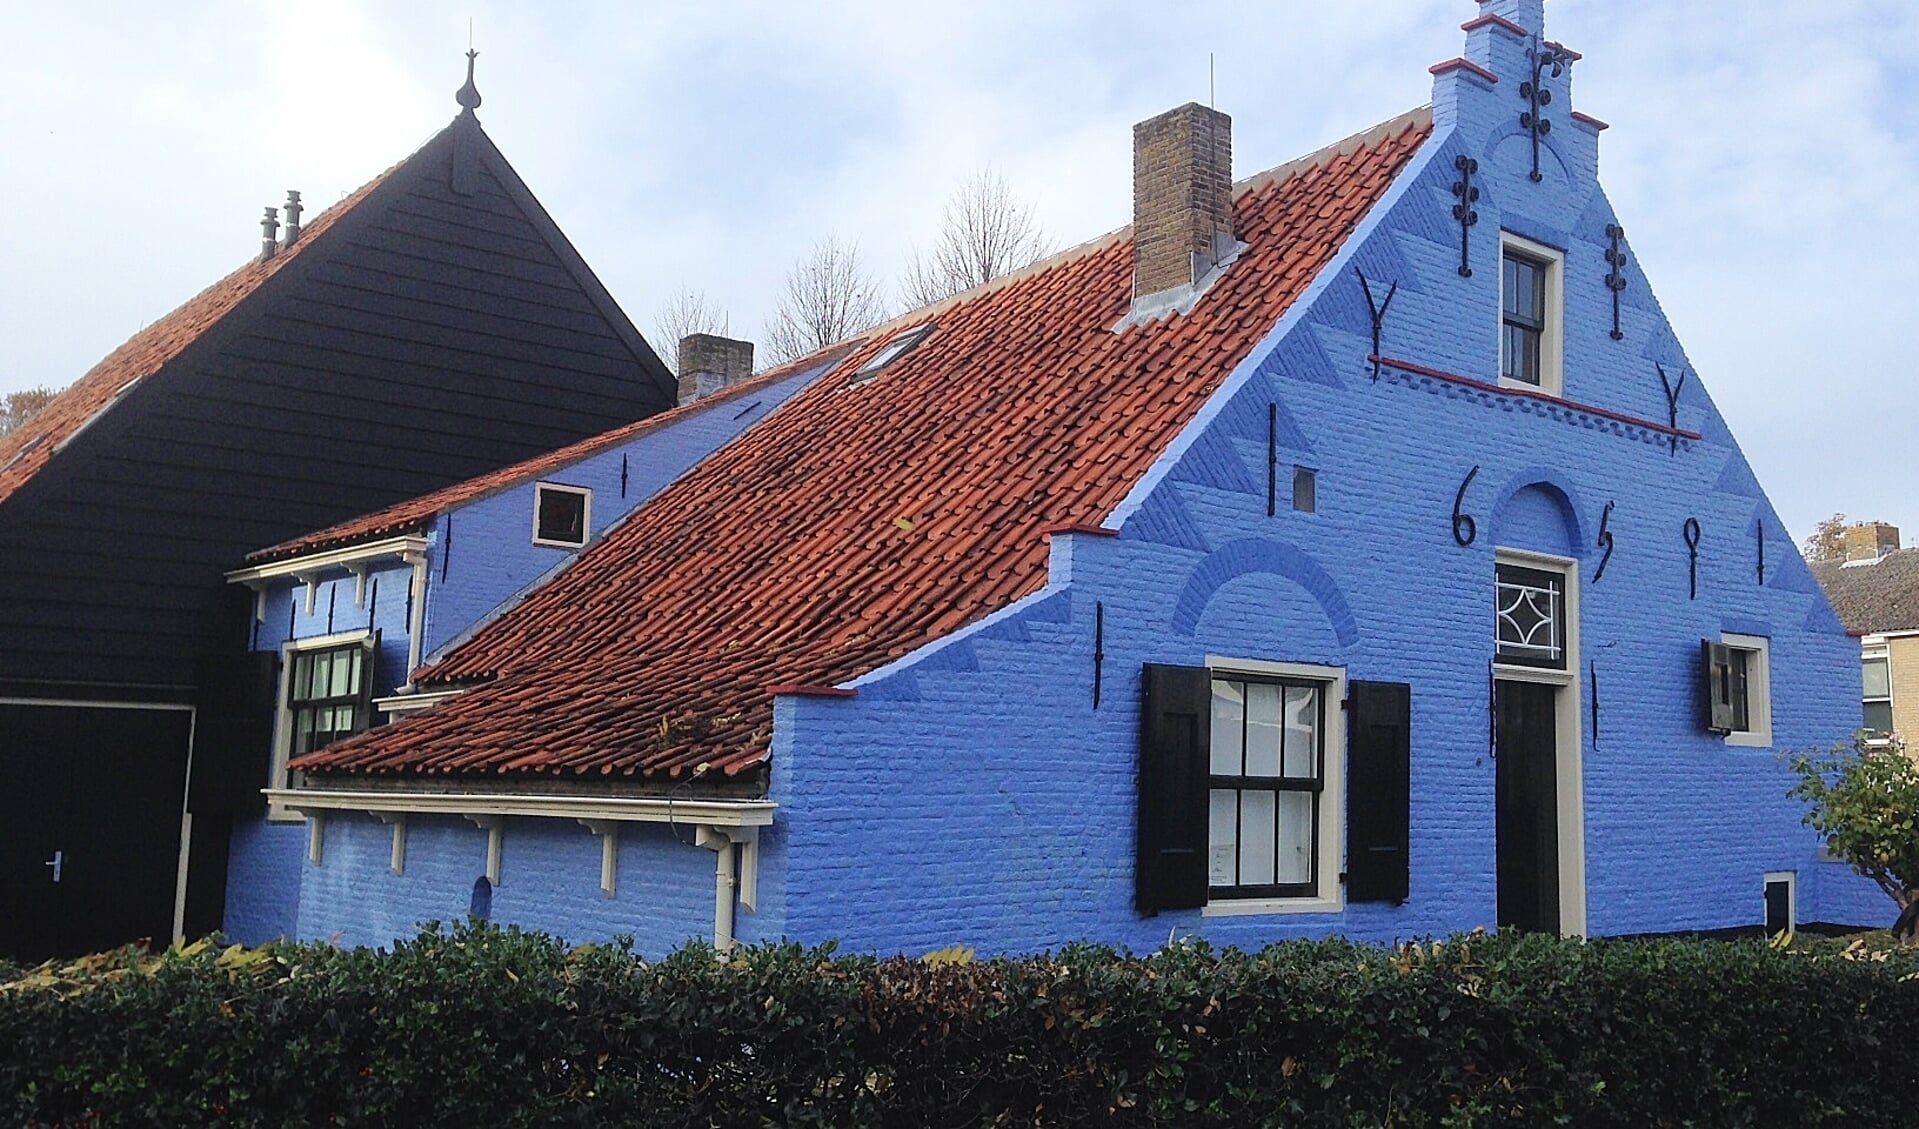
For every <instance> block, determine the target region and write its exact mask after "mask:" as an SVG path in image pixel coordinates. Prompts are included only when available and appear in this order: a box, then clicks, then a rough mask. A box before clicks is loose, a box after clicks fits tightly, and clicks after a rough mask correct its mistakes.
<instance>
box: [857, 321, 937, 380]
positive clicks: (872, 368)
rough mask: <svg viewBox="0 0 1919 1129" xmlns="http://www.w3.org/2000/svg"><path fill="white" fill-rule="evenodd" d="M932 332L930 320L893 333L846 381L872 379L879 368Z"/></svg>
mask: <svg viewBox="0 0 1919 1129" xmlns="http://www.w3.org/2000/svg"><path fill="white" fill-rule="evenodd" d="M932 332H933V324H932V323H931V322H927V323H925V324H923V325H916V326H914V327H912V328H911V329H902V330H900V331H899V332H898V333H896V334H894V335H893V337H892V339H891V340H889V341H888V342H887V343H886V344H885V345H884V346H882V347H881V348H880V351H879V352H877V353H874V354H873V355H872V356H871V357H870V358H868V359H867V362H866V363H865V364H863V365H861V366H860V367H859V369H858V370H857V371H856V372H854V373H853V375H852V376H851V377H850V378H849V379H848V380H847V383H848V384H864V383H866V382H867V381H869V380H871V379H873V378H874V377H875V376H878V375H879V373H880V370H881V369H883V368H885V367H886V366H887V365H890V364H892V363H893V362H894V361H897V360H899V359H900V358H901V357H904V356H905V355H906V354H908V353H910V352H912V351H913V349H914V348H915V347H916V346H918V345H919V343H920V342H922V341H924V340H926V338H927V335H928V334H930V333H932Z"/></svg>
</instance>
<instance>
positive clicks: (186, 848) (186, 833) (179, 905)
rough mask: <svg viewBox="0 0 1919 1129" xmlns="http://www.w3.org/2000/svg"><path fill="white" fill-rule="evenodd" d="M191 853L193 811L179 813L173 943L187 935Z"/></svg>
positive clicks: (174, 883) (174, 879) (178, 941)
mask: <svg viewBox="0 0 1919 1129" xmlns="http://www.w3.org/2000/svg"><path fill="white" fill-rule="evenodd" d="M192 855H193V813H192V812H190V811H183V812H181V813H180V859H179V861H178V862H177V863H175V864H174V865H175V870H174V872H173V941H174V943H175V944H179V943H180V942H182V941H184V940H186V935H187V861H188V859H190V858H191V857H192Z"/></svg>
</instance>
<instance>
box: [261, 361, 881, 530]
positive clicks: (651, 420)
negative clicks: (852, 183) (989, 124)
mask: <svg viewBox="0 0 1919 1129" xmlns="http://www.w3.org/2000/svg"><path fill="white" fill-rule="evenodd" d="M863 341H864V339H861V340H858V341H849V342H845V343H843V344H840V345H836V346H834V347H832V348H830V349H826V350H822V351H821V352H819V353H816V354H814V355H812V356H808V357H803V358H801V359H800V360H797V361H794V362H792V363H790V364H785V365H781V366H780V367H778V368H775V369H769V370H767V371H766V372H764V373H761V374H760V375H758V376H756V377H754V378H752V379H751V380H743V381H741V382H739V383H738V384H734V385H730V386H728V387H726V388H723V389H721V390H720V391H718V392H715V393H713V394H711V395H708V396H703V397H701V398H700V399H698V400H695V401H693V402H692V403H690V404H683V405H681V406H679V407H676V408H672V409H669V410H667V411H664V412H661V413H660V414H659V415H655V416H648V417H647V418H645V419H642V420H636V421H634V422H633V423H629V424H627V425H626V426H624V427H616V428H614V429H613V430H612V431H608V432H605V433H603V434H600V435H595V436H593V437H592V438H590V439H582V440H580V441H579V442H578V443H573V444H569V445H568V446H565V447H561V448H559V449H558V450H554V451H549V452H547V453H546V454H544V455H538V456H535V457H533V458H531V459H527V460H526V461H525V462H520V463H515V464H513V465H512V466H506V467H501V468H500V469H499V470H496V471H491V472H489V473H487V474H482V475H479V476H477V477H474V478H469V479H467V480H466V481H464V482H456V483H454V484H453V485H451V486H448V487H444V488H442V489H440V490H435V491H433V492H432V493H430V494H422V495H421V496H419V497H417V498H409V499H408V500H406V501H404V502H398V503H395V504H394V505H391V506H388V507H386V508H385V509H383V510H376V511H374V512H373V513H370V514H366V515H364V516H362V517H356V518H353V519H352V520H350V521H343V522H341V523H340V524H338V525H333V526H328V527H327V528H325V529H321V530H318V531H316V532H313V533H308V534H305V535H304V536H301V537H296V538H294V539H293V540H291V541H283V542H281V543H280V544H278V545H274V546H271V547H269V548H265V549H261V550H259V551H257V552H253V553H248V554H247V561H248V563H250V564H264V563H266V562H268V561H278V560H286V559H287V558H289V557H298V556H303V555H305V554H307V553H316V552H321V551H324V550H327V549H338V548H343V547H345V546H348V545H357V544H361V543H363V542H367V541H378V540H381V539H382V538H386V537H395V536H399V535H401V534H405V533H416V532H420V531H422V530H424V529H426V527H427V526H428V525H430V524H432V522H433V519H434V518H435V517H436V516H438V515H439V514H443V513H445V512H447V511H448V510H453V509H458V508H459V507H461V506H463V505H465V504H467V503H468V502H474V501H478V500H479V499H481V498H484V497H487V496H488V495H490V494H497V493H499V492H500V491H502V490H509V489H511V488H513V487H515V486H519V485H522V484H524V483H527V482H531V481H533V480H535V479H538V478H542V477H544V476H546V475H549V474H552V473H554V472H555V471H558V470H561V469H563V468H565V467H569V466H572V465H573V464H574V463H577V462H579V461H580V460H582V459H586V458H591V457H592V456H594V455H597V454H599V453H600V452H602V451H605V450H608V449H610V448H614V447H618V446H620V445H621V444H624V443H628V442H631V441H632V440H634V439H638V438H639V437H641V436H643V435H648V434H651V433H653V432H656V431H660V430H663V429H665V428H668V427H671V426H673V425H674V424H676V423H678V422H680V421H682V420H685V419H687V418H689V417H691V416H695V415H699V414H700V413H702V412H705V411H709V410H711V409H713V408H717V407H720V406H722V405H725V404H730V403H733V402H734V401H737V400H739V399H742V398H744V397H749V396H751V395H753V394H754V393H756V392H761V391H764V390H765V389H766V388H767V387H768V386H769V385H773V384H777V383H779V382H780V381H782V380H785V379H787V378H788V377H791V376H794V375H796V374H798V373H801V372H805V371H806V370H808V369H812V368H818V367H820V366H823V365H832V364H834V363H836V362H837V361H839V360H840V359H842V358H844V357H845V356H846V355H847V354H848V353H850V352H852V351H853V350H854V349H855V348H857V347H858V346H859V345H860V344H862V343H863Z"/></svg>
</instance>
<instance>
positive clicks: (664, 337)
mask: <svg viewBox="0 0 1919 1129" xmlns="http://www.w3.org/2000/svg"><path fill="white" fill-rule="evenodd" d="M731 320H732V319H731V318H729V317H728V316H727V313H726V311H725V310H722V309H720V308H719V307H718V306H716V305H713V304H712V303H711V302H708V301H707V300H706V291H704V290H694V289H691V288H690V287H686V286H682V287H680V288H679V289H678V290H677V291H675V292H674V294H673V296H672V297H671V298H668V299H667V300H666V304H665V305H663V306H661V307H660V312H659V313H658V314H657V315H655V316H654V319H653V348H654V350H655V351H657V352H658V353H659V354H660V359H661V360H663V361H665V362H666V364H667V367H668V368H670V369H672V370H673V375H674V376H678V375H679V374H680V342H681V341H682V340H684V339H685V338H687V337H689V336H691V335H692V334H695V333H717V334H719V335H720V336H722V337H724V336H726V333H727V323H728V322H730V321H731Z"/></svg>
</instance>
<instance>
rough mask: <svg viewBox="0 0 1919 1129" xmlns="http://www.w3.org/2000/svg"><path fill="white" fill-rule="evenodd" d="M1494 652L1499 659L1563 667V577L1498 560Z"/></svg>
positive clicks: (1513, 662) (1494, 613) (1564, 633)
mask: <svg viewBox="0 0 1919 1129" xmlns="http://www.w3.org/2000/svg"><path fill="white" fill-rule="evenodd" d="M1494 579H1495V585H1494V594H1493V641H1494V654H1495V657H1496V658H1497V659H1498V661H1500V662H1502V663H1512V664H1515V665H1518V666H1540V667H1548V668H1551V669H1553V670H1564V669H1566V622H1565V620H1566V577H1565V576H1564V575H1563V574H1561V573H1558V572H1551V571H1548V570H1546V569H1539V568H1526V567H1524V566H1521V565H1509V564H1502V565H1499V566H1497V567H1496V569H1495V573H1494Z"/></svg>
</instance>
